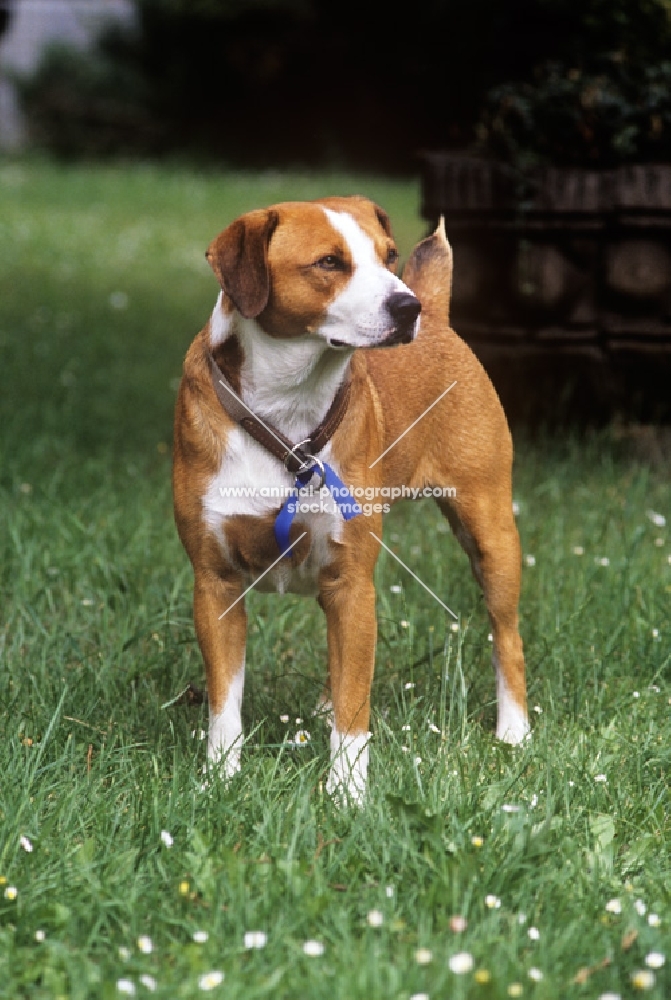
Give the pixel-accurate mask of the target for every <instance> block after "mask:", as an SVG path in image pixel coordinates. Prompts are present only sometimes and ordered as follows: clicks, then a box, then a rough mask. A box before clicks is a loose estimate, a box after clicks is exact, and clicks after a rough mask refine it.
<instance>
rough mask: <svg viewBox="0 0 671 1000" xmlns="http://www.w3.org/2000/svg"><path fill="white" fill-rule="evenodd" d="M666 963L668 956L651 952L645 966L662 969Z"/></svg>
mask: <svg viewBox="0 0 671 1000" xmlns="http://www.w3.org/2000/svg"><path fill="white" fill-rule="evenodd" d="M665 962H666V955H663V954H662V952H661V951H651V952H649V954H647V955H646V956H645V964H646V965H647V966H648V968H649V969H661V968H662V966H663V965H664V963H665Z"/></svg>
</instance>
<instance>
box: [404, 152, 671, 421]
mask: <svg viewBox="0 0 671 1000" xmlns="http://www.w3.org/2000/svg"><path fill="white" fill-rule="evenodd" d="M422 159H423V187H422V193H423V201H422V214H423V216H424V218H426V219H427V221H428V222H429V223H430V225H431V226H433V225H434V224H435V222H436V221H437V219H438V217H439V216H440V215H441V214H442V215H444V216H445V221H446V227H447V233H448V237H449V239H450V242H451V243H452V246H453V249H454V262H455V263H454V287H453V299H452V302H453V305H452V325H453V326H454V327H455V329H456V330H457V331H458V332H459V333H460V335H461V336H462V337H464V338H465V339H466V340H467V341H468V342H469V343H470V345H471V346H472V347H473V349H474V350H475V351H476V353H477V354H478V355H479V357H480V358H481V360H482V361H483V363H484V364H485V366H486V367H487V369H488V370H489V372H490V375H491V376H492V378H493V380H494V383H495V385H496V386H497V388H498V389H499V392H500V394H501V396H502V398H503V400H504V404H505V405H506V407H507V409H508V410H509V412H510V413H511V415H512V416H513V417H515V416H518V415H520V416H524V415H536V416H542V417H551V416H552V413H556V408H557V407H559V408H561V409H562V414H561V416H562V418H569V419H570V418H571V416H572V415H574V416H576V417H584V416H597V417H608V416H611V415H612V414H613V412H614V411H617V410H622V411H624V412H626V413H627V414H628V415H634V416H637V417H639V418H642V419H647V420H649V419H655V418H660V417H662V418H663V417H666V416H669V415H671V383H670V382H669V378H670V376H671V166H667V165H658V164H648V165H637V166H628V167H621V168H619V169H617V170H612V171H587V170H561V169H546V170H544V171H542V172H540V173H539V174H537V175H536V176H535V177H534V178H533V179H531V180H526V181H525V182H524V183H522V182H521V181H519V180H517V179H516V178H515V177H514V176H513V175H512V174H511V173H510V172H509V171H507V170H506V168H504V167H503V166H501V165H499V164H495V163H491V162H486V161H482V160H476V159H473V158H468V157H464V156H457V155H454V154H445V153H426V154H424V155H423V158H422Z"/></svg>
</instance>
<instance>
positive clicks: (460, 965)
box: [448, 951, 474, 976]
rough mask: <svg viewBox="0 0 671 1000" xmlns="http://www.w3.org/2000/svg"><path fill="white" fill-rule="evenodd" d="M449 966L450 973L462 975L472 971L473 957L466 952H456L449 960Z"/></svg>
mask: <svg viewBox="0 0 671 1000" xmlns="http://www.w3.org/2000/svg"><path fill="white" fill-rule="evenodd" d="M448 964H449V966H450V969H451V970H452V972H455V973H456V974H457V975H458V976H461V975H463V974H464V973H465V972H471V970H472V969H473V965H474V962H473V956H472V955H471V954H470V953H469V952H467V951H458V952H457V953H456V955H451V956H450V960H449V963H448Z"/></svg>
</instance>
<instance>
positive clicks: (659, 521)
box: [646, 510, 666, 528]
mask: <svg viewBox="0 0 671 1000" xmlns="http://www.w3.org/2000/svg"><path fill="white" fill-rule="evenodd" d="M646 514H647V515H648V517H649V518H650V520H651V521H652V523H653V524H654V525H655V527H656V528H665V527H666V518H665V517H664V515H663V514H658V513H657V512H656V511H654V510H647V511H646Z"/></svg>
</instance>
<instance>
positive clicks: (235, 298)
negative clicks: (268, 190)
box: [205, 209, 279, 319]
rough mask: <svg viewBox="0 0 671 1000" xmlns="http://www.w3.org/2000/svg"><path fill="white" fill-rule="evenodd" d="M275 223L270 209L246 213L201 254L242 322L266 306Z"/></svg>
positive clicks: (275, 218)
mask: <svg viewBox="0 0 671 1000" xmlns="http://www.w3.org/2000/svg"><path fill="white" fill-rule="evenodd" d="M278 221H279V216H278V214H277V212H275V211H274V210H273V209H257V210H256V211H254V212H248V213H247V215H242V216H241V217H240V218H239V219H236V220H235V222H232V223H231V224H230V226H228V228H227V229H224V231H223V233H220V234H219V235H218V236H217V237H216V238H215V239H214V240H212V242H211V243H210V245H209V247H208V248H207V251H206V253H205V256H206V257H207V260H208V262H209V264H210V267H211V268H212V270H213V271H214V273H215V274H216V276H217V279H218V281H219V284H220V285H221V287H222V288H223V290H224V291H225V292H226V294H227V295H228V296H229V298H230V299H231V300H232V302H233V305H234V306H235V307H236V309H237V310H238V311H239V312H240V313H242V315H243V316H244V317H245V318H246V319H253V318H254V317H255V316H258V315H259V313H261V312H263V310H264V309H265V307H266V306H267V304H268V296H269V294H270V275H269V274H268V244H269V243H270V237H271V236H272V234H273V231H274V229H275V227H276V226H277V223H278Z"/></svg>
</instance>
